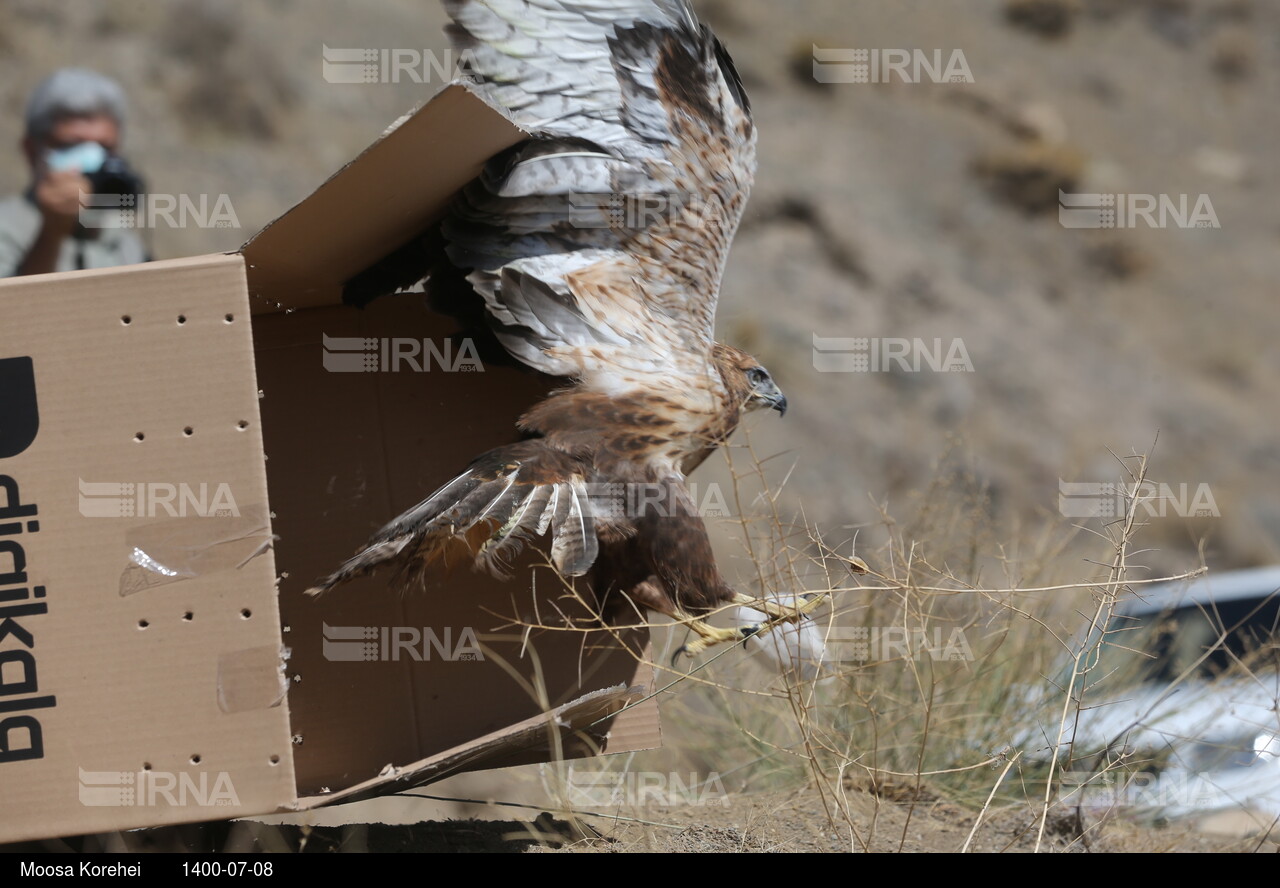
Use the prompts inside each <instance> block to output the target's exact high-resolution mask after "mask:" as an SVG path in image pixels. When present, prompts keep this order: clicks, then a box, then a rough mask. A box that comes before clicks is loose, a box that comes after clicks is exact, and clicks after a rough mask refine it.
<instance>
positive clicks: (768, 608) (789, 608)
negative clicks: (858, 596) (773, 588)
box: [733, 592, 827, 628]
mask: <svg viewBox="0 0 1280 888" xmlns="http://www.w3.org/2000/svg"><path fill="white" fill-rule="evenodd" d="M826 597H827V596H826V594H825V593H823V592H810V593H809V594H807V595H801V596H800V597H799V598H798V599H797V600H796V603H795V604H782V603H781V602H778V601H774V600H773V599H770V598H751V597H749V596H746V595H743V594H742V593H741V592H736V593H734V596H733V603H734V604H737V605H741V606H742V607H749V608H752V609H754V610H758V611H762V612H763V613H764V614H765V615H766V616H768V617H769V628H773V625H774V624H776V623H781V622H787V623H795V622H797V621H798V620H799V619H800V618H801V617H804V616H807V615H808V614H811V613H813V612H814V611H815V610H817V609H818V607H819V606H821V604H822V602H823V601H825V600H826Z"/></svg>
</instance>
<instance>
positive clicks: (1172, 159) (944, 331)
mask: <svg viewBox="0 0 1280 888" xmlns="http://www.w3.org/2000/svg"><path fill="white" fill-rule="evenodd" d="M694 5H695V7H696V8H697V10H698V13H699V15H700V16H701V17H702V18H703V20H704V21H705V22H707V23H708V24H710V25H711V26H712V28H713V29H714V30H715V31H716V33H717V34H718V36H719V37H720V38H721V39H722V41H723V42H724V43H725V44H726V45H727V47H728V49H729V51H730V52H731V53H732V55H733V58H734V61H735V63H736V66H737V68H738V70H739V72H740V73H741V75H742V78H743V80H744V82H745V84H746V87H747V90H748V92H749V95H750V97H751V101H752V104H753V109H754V116H755V120H756V123H757V125H758V128H759V133H760V146H759V156H760V170H759V175H758V178H757V184H756V188H755V191H754V194H753V197H752V199H751V202H750V204H749V206H748V210H747V214H746V217H745V220H744V222H743V225H742V228H741V230H740V232H739V234H738V237H737V240H736V242H735V246H734V251H733V254H732V256H731V259H730V264H729V269H728V274H727V277H726V279H725V283H724V289H723V294H722V300H721V303H720V311H719V317H718V325H719V338H720V339H721V340H723V341H726V342H729V343H733V344H735V345H738V346H740V347H743V348H745V349H747V350H749V351H752V352H753V353H755V354H756V355H758V356H759V357H760V358H761V360H762V361H763V362H764V363H765V365H766V366H768V367H769V368H770V370H771V372H772V373H773V375H774V377H775V378H776V379H777V380H778V381H779V383H780V384H781V386H782V388H783V389H784V390H785V391H786V393H787V396H788V398H789V400H790V404H791V410H790V412H788V414H787V416H786V417H785V419H784V420H781V421H779V420H778V419H777V417H776V416H772V415H770V416H769V417H763V416H761V417H758V418H756V419H754V420H753V421H751V422H750V423H749V426H750V427H749V429H747V431H746V434H745V435H742V436H740V437H739V439H737V441H738V443H744V441H749V442H750V445H751V450H752V451H753V452H754V455H755V457H756V458H759V459H762V460H764V466H765V472H766V474H767V476H768V479H769V487H770V488H771V489H773V490H774V491H775V493H777V494H778V498H777V502H778V506H779V508H780V510H781V511H783V512H785V513H786V514H787V515H789V516H796V517H797V518H801V519H802V520H803V521H805V522H807V523H808V524H810V525H813V526H817V527H821V528H822V529H823V533H824V536H825V538H826V539H827V541H828V542H829V543H831V544H833V545H840V546H843V548H842V551H843V552H844V553H845V554H849V552H850V551H851V550H850V549H849V547H848V544H849V541H851V540H852V539H853V538H854V537H855V535H857V536H858V539H859V542H858V545H859V551H862V550H863V549H864V548H869V549H874V548H875V547H876V546H878V545H880V544H881V543H883V541H884V540H885V539H886V536H885V534H884V532H883V531H884V521H883V517H884V514H890V515H906V514H917V513H919V511H920V510H921V509H922V508H924V507H925V506H927V505H928V501H929V498H930V497H931V496H940V495H942V494H941V493H939V492H940V491H952V492H954V491H957V490H959V491H960V492H962V493H963V496H964V499H965V502H966V503H968V504H969V505H968V506H967V507H966V508H967V511H965V512H964V517H963V520H964V522H965V523H966V525H967V530H968V532H969V533H970V534H971V537H972V540H973V545H974V547H975V548H976V549H977V550H978V551H979V552H980V559H988V560H990V561H991V562H992V563H996V562H1000V563H1002V564H1004V565H1006V566H1007V565H1008V563H1009V562H1008V561H1007V560H1006V559H1007V558H1008V557H1009V555H1010V553H1011V552H1015V553H1016V552H1017V551H1018V550H1019V547H1030V546H1032V545H1033V542H1032V540H1033V538H1034V537H1035V535H1036V534H1039V533H1041V532H1043V531H1044V529H1045V528H1053V529H1054V531H1053V532H1054V533H1059V532H1061V533H1064V534H1067V535H1068V536H1070V533H1071V531H1070V530H1069V528H1070V527H1071V526H1072V525H1073V524H1080V525H1082V526H1084V527H1085V528H1086V529H1094V530H1100V529H1101V527H1102V523H1103V521H1102V519H1100V518H1087V517H1081V516H1079V515H1075V516H1073V515H1071V514H1066V515H1064V514H1063V511H1064V510H1063V508H1062V503H1061V502H1060V482H1077V483H1103V482H1112V481H1122V480H1126V478H1127V476H1126V474H1125V468H1124V465H1123V464H1122V462H1121V460H1120V459H1119V458H1121V457H1125V456H1127V455H1130V454H1133V453H1147V454H1150V457H1151V460H1150V465H1149V475H1150V478H1151V479H1153V480H1154V481H1155V482H1160V483H1163V484H1165V485H1167V486H1168V491H1169V492H1171V493H1173V494H1174V495H1175V496H1180V497H1182V499H1181V500H1180V501H1178V502H1169V503H1166V504H1165V506H1164V507H1163V508H1161V507H1160V506H1159V505H1158V504H1156V505H1155V506H1153V508H1155V509H1157V510H1158V511H1163V513H1164V514H1163V515H1161V514H1153V515H1151V516H1150V517H1149V518H1148V526H1147V527H1146V528H1144V529H1143V533H1142V535H1141V536H1140V537H1139V539H1138V542H1139V543H1140V544H1141V545H1142V546H1143V547H1144V548H1146V549H1148V551H1145V552H1143V554H1142V556H1141V558H1140V559H1138V560H1139V561H1141V563H1142V564H1143V565H1145V566H1147V567H1149V568H1150V570H1151V575H1153V576H1155V575H1159V574H1161V573H1171V572H1177V571H1182V570H1186V569H1189V568H1191V567H1194V566H1195V565H1196V564H1198V563H1199V555H1198V550H1199V548H1200V547H1201V546H1202V545H1203V552H1204V558H1205V559H1206V561H1207V562H1208V564H1209V565H1210V567H1212V568H1215V569H1228V568H1237V567H1249V566H1255V565H1263V564H1268V563H1272V562H1275V561H1276V560H1277V559H1278V558H1280V418H1278V412H1280V348H1277V347H1276V342H1277V339H1278V338H1280V310H1278V306H1277V298H1278V297H1280V287H1278V286H1277V283H1276V282H1277V280H1280V213H1278V212H1277V205H1278V203H1280V189H1277V182H1278V181H1280V152H1278V151H1277V150H1276V146H1277V144H1280V4H1276V3H1273V2H1268V0H966V2H964V3H938V2H931V0H858V2H857V3H851V2H848V0H800V2H792V3H785V4H783V3H777V2H772V0H732V2H730V0H695V2H694ZM444 21H445V17H444V14H443V12H442V10H441V9H440V7H439V5H438V4H437V3H435V2H431V0H378V2H370V3H362V4H358V5H356V4H350V3H347V2H345V0H305V2H304V0H257V2H252V3H250V2H238V0H175V2H170V3H165V4H157V3H146V2H126V0H100V2H95V3H83V4H56V5H55V4H47V3H43V2H38V0H5V2H4V3H3V4H0V149H3V150H2V151H0V192H5V193H11V192H15V191H20V190H22V189H23V188H24V187H25V186H26V182H27V176H28V173H27V170H26V166H25V163H24V161H23V158H22V156H21V153H20V152H19V149H18V141H19V139H20V137H21V134H22V112H23V107H24V104H25V101H26V97H27V95H28V93H29V92H30V90H31V88H32V87H34V86H35V84H36V83H38V82H39V81H40V80H41V79H42V78H43V77H45V76H46V75H47V74H48V73H50V72H51V71H52V70H54V69H55V68H58V67H61V66H64V65H83V66H87V67H91V68H94V69H96V70H98V71H100V72H102V73H105V74H108V75H110V76H112V77H114V78H116V79H118V80H119V81H120V83H121V84H122V85H123V86H124V88H125V90H126V92H127V94H128V96H129V99H130V103H131V116H130V119H129V122H128V124H127V127H126V131H125V137H124V145H123V154H124V155H125V156H126V157H128V158H129V159H130V160H131V161H132V162H133V163H134V165H135V166H136V167H137V168H138V169H139V170H140V171H141V172H142V173H143V175H144V176H145V177H146V180H147V184H148V190H149V191H151V192H154V193H174V194H180V193H188V194H208V195H215V196H216V195H221V194H225V195H227V197H228V198H229V200H230V202H231V204H232V206H233V207H234V211H235V214H236V217H237V219H238V221H239V223H240V227H239V228H238V229H233V228H222V229H218V228H200V227H196V226H188V227H184V228H170V227H165V226H161V227H158V228H155V229H154V230H152V231H150V232H149V233H148V236H149V238H150V243H151V246H152V249H153V252H154V254H155V255H156V257H157V258H170V257H176V256H184V255H195V254H200V253H207V252H213V251H227V250H234V249H236V248H237V247H238V246H239V245H240V244H241V243H242V242H243V241H244V240H246V239H247V238H248V237H250V236H251V235H252V234H253V233H254V232H255V231H257V230H258V229H259V228H260V227H262V226H263V225H265V224H266V223H267V222H269V221H271V220H272V219H273V218H275V217H277V216H279V215H280V214H282V213H283V212H284V211H285V210H286V209H288V208H289V207H291V206H292V205H294V204H295V203H297V202H298V201H300V200H301V199H302V198H303V197H305V196H306V195H307V194H308V193H310V192H311V191H312V190H313V189H314V188H315V187H316V186H317V185H319V184H320V183H321V182H322V181H323V180H324V179H325V178H327V177H328V176H329V175H331V174H332V173H333V172H335V171H336V170H337V169H338V168H340V167H341V166H342V164H344V163H345V162H346V161H348V160H349V159H351V158H352V157H354V156H355V155H356V154H357V153H358V152H359V151H360V150H362V149H363V148H364V147H365V146H366V145H368V144H369V143H370V142H371V141H373V140H374V139H376V138H377V136H378V135H379V133H380V132H382V131H383V129H385V128H386V127H387V126H388V125H389V124H391V123H392V122H393V121H394V120H395V119H396V118H397V117H398V116H400V115H401V114H403V113H405V112H406V111H408V110H410V109H412V108H413V107H415V106H416V105H417V104H419V103H421V102H422V101H424V100H425V99H427V98H428V97H430V96H431V95H432V94H433V93H434V92H435V91H436V90H437V89H438V88H439V86H440V85H441V83H440V82H439V81H438V79H432V78H430V77H429V78H427V79H428V81H429V82H426V83H419V82H413V81H412V80H411V79H409V78H408V77H405V78H403V79H402V80H401V82H398V83H394V82H376V83H333V82H329V81H328V80H327V79H326V78H325V77H324V76H323V75H322V50H323V47H325V46H328V47H331V48H393V47H413V48H417V49H420V50H422V51H423V52H424V53H433V54H436V56H437V57H439V58H444V57H445V47H446V42H445V40H444V37H443V35H442V33H441V27H442V25H443V24H444ZM859 48H861V49H868V50H870V52H872V53H874V52H876V51H877V50H878V51H879V52H880V53H882V54H883V53H884V52H886V51H887V50H893V49H896V50H905V51H906V52H907V53H908V54H913V53H915V52H916V51H920V52H922V53H923V54H924V56H925V58H926V60H927V61H929V62H932V61H933V60H934V58H935V55H934V51H935V50H937V51H940V58H941V61H942V63H943V64H944V65H948V64H950V65H955V64H957V63H956V62H955V61H954V55H955V53H957V52H959V53H960V59H961V62H960V63H959V64H961V67H962V68H963V69H964V70H963V74H964V75H967V76H961V77H959V78H956V79H952V78H948V77H934V76H932V75H931V73H930V72H929V71H928V70H927V69H919V70H918V72H917V73H918V76H916V77H915V78H914V82H903V79H902V78H901V77H899V76H896V75H895V76H892V77H887V78H886V77H884V76H883V72H881V78H880V79H881V80H884V79H887V80H888V81H889V82H874V81H876V80H877V77H876V76H875V73H874V72H873V71H872V70H871V69H869V68H868V69H866V70H865V71H864V72H863V73H862V74H861V75H857V74H855V73H853V72H852V69H851V68H849V66H850V65H852V64H854V62H855V61H856V60H858V59H860V58H861V57H856V58H855V57H854V56H852V55H846V53H848V52H849V51H851V50H854V49H859ZM815 53H817V54H818V55H817V57H818V58H820V59H826V60H828V61H826V62H824V63H823V66H822V67H821V68H820V70H821V71H825V72H827V73H822V74H820V75H819V76H815ZM833 53H834V55H833ZM913 58H914V56H913ZM832 60H834V61H832ZM868 60H869V57H868ZM836 69H840V71H839V72H838V73H833V72H836ZM419 70H421V68H419ZM955 70H959V69H954V70H953V73H954V72H955ZM910 71H911V66H910V65H908V72H910ZM859 79H862V80H863V81H867V82H854V81H857V80H859ZM833 80H834V81H849V82H831V81H833ZM823 81H826V82H823ZM421 172H422V171H419V170H414V169H406V170H404V171H403V175H405V176H406V177H410V176H414V175H419V174H421ZM1060 191H1062V192H1066V193H1070V194H1093V195H1098V194H1109V195H1121V197H1120V198H1118V199H1119V200H1120V201H1121V202H1123V201H1124V200H1126V198H1124V197H1123V196H1124V195H1150V196H1154V199H1155V200H1156V201H1157V203H1158V202H1159V201H1160V200H1161V196H1166V197H1167V198H1168V199H1169V200H1170V201H1171V203H1172V205H1174V206H1177V204H1178V202H1179V200H1180V198H1181V196H1183V195H1186V196H1187V199H1188V201H1189V203H1188V205H1187V207H1188V210H1191V209H1193V208H1196V207H1199V208H1200V209H1201V210H1204V209H1205V208H1206V207H1207V208H1209V210H1208V215H1211V216H1212V218H1213V220H1214V221H1216V223H1217V225H1216V226H1212V225H1210V226H1208V227H1201V226H1197V225H1196V220H1195V219H1192V220H1190V221H1189V222H1188V221H1187V219H1186V218H1185V216H1187V215H1188V214H1187V213H1183V214H1182V216H1183V217H1184V218H1179V214H1178V213H1166V214H1165V215H1164V216H1163V217H1161V216H1157V217H1156V219H1157V221H1161V220H1162V221H1163V224H1162V225H1157V226H1153V225H1151V224H1149V223H1148V222H1147V221H1146V220H1142V219H1139V220H1136V221H1133V222H1132V224H1129V223H1128V222H1126V225H1125V227H1119V226H1117V227H1108V228H1103V227H1091V228H1090V227H1086V228H1072V227H1067V225H1065V224H1064V221H1063V220H1064V219H1066V218H1068V217H1069V216H1070V214H1063V215H1062V216H1060V203H1059V192H1060ZM1095 205H1096V204H1095ZM1205 218H1207V216H1206V214H1205V213H1204V212H1201V213H1200V216H1199V219H1201V220H1204V219H1205ZM333 224H335V225H342V224H343V220H341V219H335V220H334V223H333ZM815 336H817V337H820V338H823V339H826V340H830V339H835V340H845V341H844V342H843V343H836V344H834V345H833V344H831V343H826V344H824V345H822V350H824V351H828V352H829V351H831V350H832V349H834V350H835V351H836V352H839V353H842V354H845V355H853V354H854V353H858V354H866V355H867V356H868V358H869V362H868V363H866V365H865V369H864V368H863V366H862V365H860V364H858V363H857V362H854V361H852V360H848V359H846V358H837V359H831V358H830V357H824V356H823V355H822V354H819V353H818V349H817V346H815V341H814V337H815ZM862 339H868V340H878V341H879V342H880V343H881V346H882V347H883V343H884V342H886V341H888V340H893V341H905V342H908V343H913V342H914V340H916V339H919V340H921V341H922V342H923V343H924V344H925V346H926V347H927V348H928V349H929V350H930V351H932V350H934V349H935V347H936V346H935V340H937V341H938V342H939V343H940V347H941V354H942V355H943V356H947V355H949V354H950V355H953V356H954V355H955V354H957V353H955V352H954V348H955V346H954V343H955V342H956V341H959V342H960V343H962V351H963V355H964V358H965V363H964V366H962V367H960V368H959V369H953V370H951V371H936V370H934V369H932V368H931V367H930V366H929V365H928V361H927V360H922V361H921V362H920V363H921V369H920V370H919V371H916V370H915V368H914V367H911V368H904V367H903V366H902V365H901V364H899V363H897V362H894V361H884V360H880V361H879V362H877V359H876V358H875V357H874V353H873V352H871V350H870V347H869V346H867V345H866V344H864V343H862V342H861V341H860V340H862ZM911 348H913V349H916V352H915V353H913V354H914V355H915V357H914V358H913V357H911V356H909V357H908V360H913V359H915V360H919V359H920V356H919V354H918V351H919V349H918V347H917V346H915V345H914V344H913V345H911ZM1157 439H1158V440H1157ZM732 459H733V460H734V467H735V468H736V469H737V470H738V474H742V470H743V469H744V468H745V467H746V462H749V456H744V455H743V454H742V453H741V452H737V453H735V454H734V455H733V457H732ZM744 460H746V462H744ZM729 476H730V475H729V469H728V468H727V467H726V466H725V465H724V464H723V463H721V464H719V465H713V464H708V466H707V467H706V468H705V469H704V470H701V471H700V473H699V475H698V476H696V480H702V481H705V482H710V481H713V480H721V481H725V482H726V483H727V481H728V479H729ZM1206 496H1207V498H1206ZM731 507H732V503H731ZM882 509H883V512H882ZM1067 511H1070V510H1067ZM1180 512H1181V513H1182V514H1180ZM1196 512H1205V514H1198V515H1197V514H1195V513H1196ZM1215 513H1216V514H1215ZM717 532H718V533H720V534H721V537H722V540H721V542H722V545H721V546H720V550H721V551H723V552H724V553H725V555H724V561H725V562H726V563H727V564H734V563H738V562H734V560H733V559H734V556H733V551H732V547H731V546H729V542H730V540H729V538H730V537H731V536H732V535H733V532H734V531H733V528H732V526H731V522H728V523H726V526H725V527H723V528H718V529H717ZM924 545H925V547H926V548H927V547H928V540H925V541H924ZM1077 546H1078V547H1079V551H1078V552H1077V551H1076V550H1075V548H1074V547H1077ZM1090 546H1092V549H1090V548H1089V547H1090ZM1104 554H1105V547H1103V548H1099V547H1098V546H1097V545H1096V538H1094V539H1092V540H1091V539H1090V535H1089V534H1088V533H1084V534H1080V533H1077V534H1076V535H1075V537H1074V540H1073V542H1071V543H1069V544H1066V546H1065V548H1063V549H1062V559H1063V560H1061V561H1059V562H1058V564H1057V567H1056V568H1055V569H1054V570H1051V571H1049V573H1050V574H1053V575H1055V576H1056V577H1057V578H1062V577H1074V578H1076V579H1080V578H1082V576H1083V575H1084V574H1086V573H1087V572H1088V571H1087V570H1085V569H1084V568H1085V567H1087V566H1084V565H1082V562H1081V560H1080V559H1081V558H1082V557H1084V556H1085V555H1091V556H1092V557H1094V558H1098V557H1101V556H1102V555H1104ZM1068 555H1070V557H1069V558H1068ZM743 569H745V568H743V566H742V563H738V567H737V568H731V571H732V570H743ZM1073 571H1074V572H1075V573H1074V574H1073ZM1014 574H1015V575H1014V576H1013V577H1011V579H1013V580H1020V579H1025V577H1022V576H1021V575H1018V572H1017V570H1016V569H1015V570H1014ZM446 794H447V793H446Z"/></svg>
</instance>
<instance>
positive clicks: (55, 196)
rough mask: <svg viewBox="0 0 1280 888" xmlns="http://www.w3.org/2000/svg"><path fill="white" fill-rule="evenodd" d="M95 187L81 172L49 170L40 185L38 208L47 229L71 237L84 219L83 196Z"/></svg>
mask: <svg viewBox="0 0 1280 888" xmlns="http://www.w3.org/2000/svg"><path fill="white" fill-rule="evenodd" d="M92 188H93V186H92V185H90V184H89V180H88V179H86V178H85V177H84V174H83V173H81V172H80V171H79V170H46V171H45V172H44V174H43V175H42V176H41V177H40V179H39V180H38V181H37V182H36V187H35V199H36V206H37V207H39V209H40V215H42V216H43V217H44V225H45V228H46V229H51V230H53V231H56V232H58V233H61V234H64V235H67V234H70V233H71V231H72V229H73V228H75V226H76V222H77V220H78V219H79V216H80V195H81V193H85V194H87V193H89V192H90V191H91V190H92Z"/></svg>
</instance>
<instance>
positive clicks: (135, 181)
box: [84, 154, 144, 195]
mask: <svg viewBox="0 0 1280 888" xmlns="http://www.w3.org/2000/svg"><path fill="white" fill-rule="evenodd" d="M84 177H85V178H86V179H88V180H89V184H90V185H91V186H93V193H94V194H133V195H138V194H141V193H142V192H143V190H144V185H143V181H142V177H141V176H139V175H138V174H137V173H136V172H134V171H133V168H132V167H130V166H129V164H128V162H127V161H126V160H125V159H124V158H123V157H118V156H116V155H114V154H112V155H110V156H108V157H107V158H106V159H105V160H103V162H102V166H101V167H99V168H98V169H97V170H96V171H94V172H92V173H85V174H84Z"/></svg>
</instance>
